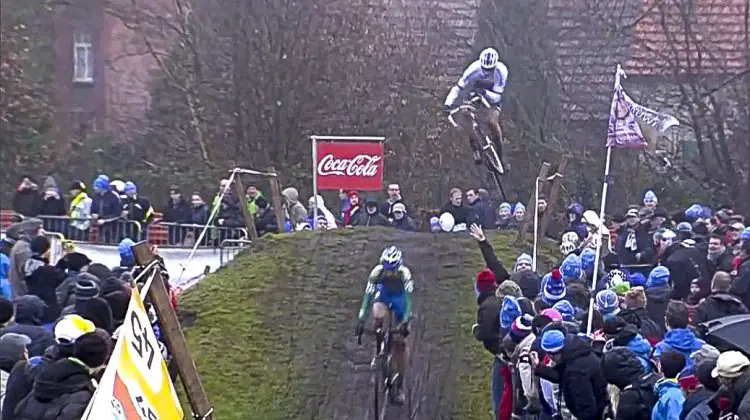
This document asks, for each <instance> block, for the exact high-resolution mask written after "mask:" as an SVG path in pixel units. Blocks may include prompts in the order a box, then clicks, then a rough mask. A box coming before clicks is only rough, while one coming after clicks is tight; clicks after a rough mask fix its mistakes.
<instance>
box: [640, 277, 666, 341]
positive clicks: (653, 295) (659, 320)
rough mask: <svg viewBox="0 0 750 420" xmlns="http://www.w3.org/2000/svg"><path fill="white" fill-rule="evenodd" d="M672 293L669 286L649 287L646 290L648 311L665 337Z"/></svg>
mask: <svg viewBox="0 0 750 420" xmlns="http://www.w3.org/2000/svg"><path fill="white" fill-rule="evenodd" d="M671 292H672V291H671V290H670V288H669V286H658V287H649V288H648V289H646V310H648V315H649V317H650V318H651V319H653V320H654V322H655V323H656V325H658V326H659V328H660V330H661V331H660V332H661V335H662V336H663V335H664V333H665V332H666V330H667V328H666V325H665V320H664V317H665V316H666V315H667V305H668V304H669V294H670V293H671Z"/></svg>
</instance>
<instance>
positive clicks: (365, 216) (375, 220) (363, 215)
mask: <svg viewBox="0 0 750 420" xmlns="http://www.w3.org/2000/svg"><path fill="white" fill-rule="evenodd" d="M359 213H360V214H359V217H358V218H356V219H355V220H352V226H390V222H389V221H388V219H386V217H385V216H383V214H382V213H375V214H372V215H371V214H369V213H367V211H361V212H359Z"/></svg>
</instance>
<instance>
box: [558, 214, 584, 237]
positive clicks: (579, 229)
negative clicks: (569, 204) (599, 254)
mask: <svg viewBox="0 0 750 420" xmlns="http://www.w3.org/2000/svg"><path fill="white" fill-rule="evenodd" d="M567 232H574V233H575V234H576V235H578V240H579V241H581V242H583V241H584V240H586V237H588V236H589V230H588V229H587V228H586V225H585V224H584V223H583V221H582V217H581V216H578V215H576V218H575V219H574V220H573V221H572V222H570V224H568V227H567V228H566V229H565V231H564V232H563V233H567Z"/></svg>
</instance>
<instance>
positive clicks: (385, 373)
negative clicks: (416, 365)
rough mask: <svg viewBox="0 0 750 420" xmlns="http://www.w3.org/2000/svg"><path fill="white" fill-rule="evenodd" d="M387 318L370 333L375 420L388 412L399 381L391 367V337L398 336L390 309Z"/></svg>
mask: <svg viewBox="0 0 750 420" xmlns="http://www.w3.org/2000/svg"><path fill="white" fill-rule="evenodd" d="M387 318H388V322H387V323H385V322H384V323H383V326H381V327H379V328H377V329H375V331H371V333H372V334H373V335H375V358H374V359H373V360H372V364H371V367H372V368H373V374H374V376H375V381H374V385H375V389H374V391H375V392H374V393H373V397H374V398H373V400H374V401H373V403H374V409H375V416H374V418H375V420H385V418H386V412H387V411H388V410H387V405H388V403H390V402H391V398H392V393H391V391H395V389H394V388H395V384H396V383H397V381H399V380H400V378H399V374H398V372H394V370H393V368H392V366H391V360H392V358H393V345H392V342H393V336H394V335H395V334H398V332H394V329H395V327H394V325H393V319H394V313H393V311H392V310H390V308H389V311H388V316H387ZM368 332H370V331H368ZM357 343H358V344H359V345H361V344H362V335H359V337H358V338H357ZM391 375H393V376H391Z"/></svg>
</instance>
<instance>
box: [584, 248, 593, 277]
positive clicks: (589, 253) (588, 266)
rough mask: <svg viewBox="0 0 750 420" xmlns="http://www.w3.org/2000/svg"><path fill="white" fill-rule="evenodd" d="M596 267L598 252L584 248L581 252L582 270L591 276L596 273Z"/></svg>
mask: <svg viewBox="0 0 750 420" xmlns="http://www.w3.org/2000/svg"><path fill="white" fill-rule="evenodd" d="M595 266H596V251H595V250H593V249H591V248H584V249H583V251H581V269H582V270H583V271H584V272H585V273H586V274H587V275H591V274H593V273H594V267H595Z"/></svg>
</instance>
